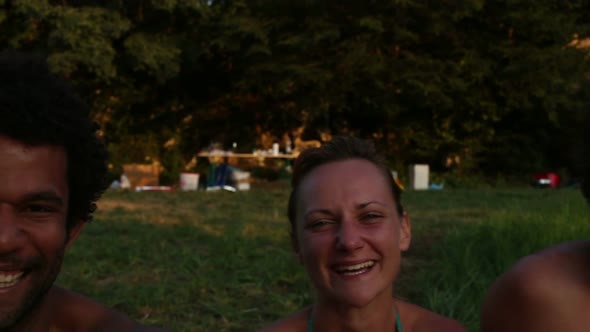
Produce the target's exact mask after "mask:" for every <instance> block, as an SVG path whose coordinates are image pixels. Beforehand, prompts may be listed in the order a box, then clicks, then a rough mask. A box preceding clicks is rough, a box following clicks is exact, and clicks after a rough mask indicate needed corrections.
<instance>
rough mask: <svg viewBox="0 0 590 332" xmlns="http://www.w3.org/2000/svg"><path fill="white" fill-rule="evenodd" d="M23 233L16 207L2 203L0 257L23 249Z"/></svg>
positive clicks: (0, 214) (0, 210)
mask: <svg viewBox="0 0 590 332" xmlns="http://www.w3.org/2000/svg"><path fill="white" fill-rule="evenodd" d="M22 240H23V233H22V230H21V228H20V225H19V223H18V216H17V213H16V211H15V209H14V207H12V206H10V205H8V204H2V203H0V255H1V254H6V253H9V252H13V251H16V250H18V249H20V248H21V246H22Z"/></svg>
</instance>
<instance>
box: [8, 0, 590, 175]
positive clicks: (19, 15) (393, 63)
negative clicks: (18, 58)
mask: <svg viewBox="0 0 590 332" xmlns="http://www.w3.org/2000/svg"><path fill="white" fill-rule="evenodd" d="M589 11H590V5H588V4H586V2H584V1H576V0H569V1H557V0H547V1H543V2H539V3H535V4H534V6H531V4H530V2H529V1H524V0H511V1H507V0H498V1H484V0H465V1H450V2H448V1H447V2H440V1H432V0H371V1H351V0H340V1H330V0H317V1H314V0H305V1H286V0H280V1H279V0H272V1H270V0H234V1H231V0H130V1H122V0H111V1H91V0H69V1H68V0H60V1H57V0H54V1H49V0H34V1H33V0H12V1H9V0H0V47H2V48H3V49H18V50H25V51H32V52H39V53H42V54H45V55H46V56H47V58H48V60H49V62H50V63H51V65H52V67H53V68H54V70H55V71H56V72H58V73H60V74H61V75H64V76H66V77H68V78H69V79H71V80H73V81H74V82H75V83H76V85H77V86H78V87H79V89H80V91H82V92H83V93H84V95H85V97H86V98H87V99H88V100H89V101H90V102H91V103H92V105H93V107H94V111H95V114H96V118H97V119H98V120H99V121H100V123H101V124H102V126H103V130H104V133H105V136H106V138H107V139H108V142H109V147H110V150H111V154H112V161H113V163H114V164H115V165H118V164H121V163H123V162H130V161H135V162H137V161H143V160H145V159H146V158H154V159H160V160H162V162H163V164H164V166H165V167H166V168H167V170H168V172H171V173H174V172H177V171H179V170H180V169H182V167H184V165H185V164H186V163H187V162H188V160H190V159H191V158H192V156H193V155H194V154H195V153H196V152H197V151H198V150H200V149H203V148H205V147H207V146H208V145H209V144H210V143H211V142H214V141H217V142H222V143H224V144H226V146H229V144H231V142H234V141H237V142H240V144H239V147H240V148H243V149H251V148H253V147H255V145H256V136H257V135H259V134H260V133H261V132H270V133H271V134H273V135H275V136H276V137H277V138H280V137H281V135H282V134H283V133H285V132H290V131H291V130H293V129H294V128H298V127H301V126H304V127H305V132H304V138H309V139H319V138H320V137H319V132H320V131H321V132H329V133H331V134H332V135H336V134H340V133H354V134H356V135H360V136H363V137H372V138H374V139H376V140H377V141H378V144H379V145H380V146H381V147H382V148H383V149H385V151H387V152H388V153H389V155H390V156H391V158H392V162H393V163H394V164H395V165H396V167H397V168H399V169H403V166H402V165H405V164H408V163H414V162H427V163H429V164H431V165H432V167H433V168H434V169H435V170H439V171H446V170H452V171H454V172H457V173H460V174H469V173H471V174H472V173H482V174H485V175H497V174H514V175H517V174H523V173H527V172H532V171H543V170H550V169H552V170H556V169H559V168H567V169H569V170H570V171H572V172H573V173H574V174H575V173H576V172H578V173H579V172H581V171H580V170H579V169H580V166H579V165H582V164H583V163H588V161H587V160H586V161H584V155H585V153H584V152H582V151H583V147H582V144H583V142H584V140H583V139H582V135H587V132H588V130H585V129H586V128H587V127H588V125H587V123H588V122H589V121H590V120H589V116H588V113H589V112H588V111H587V108H588V106H589V105H588V101H587V99H588V92H589V85H588V82H587V78H586V77H585V76H586V75H587V73H588V68H587V67H588V61H586V54H587V50H586V49H583V48H577V47H574V46H573V44H575V42H576V41H579V40H581V39H583V37H585V36H587V35H588V23H589V22H588V17H590V16H588V15H586V13H588V12H589ZM576 36H577V37H576ZM576 38H577V39H576ZM584 123H586V125H584ZM447 159H449V160H452V161H454V163H455V165H454V166H452V167H451V168H448V167H446V166H445V165H446V163H447ZM457 162H458V163H457ZM453 167H454V168H453Z"/></svg>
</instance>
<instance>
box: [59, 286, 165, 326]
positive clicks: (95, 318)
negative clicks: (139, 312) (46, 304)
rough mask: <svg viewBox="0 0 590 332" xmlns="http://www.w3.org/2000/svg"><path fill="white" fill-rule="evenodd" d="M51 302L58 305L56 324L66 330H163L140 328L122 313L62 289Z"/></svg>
mask: <svg viewBox="0 0 590 332" xmlns="http://www.w3.org/2000/svg"><path fill="white" fill-rule="evenodd" d="M49 301H50V302H51V303H55V304H56V305H55V307H54V308H55V310H54V317H53V320H54V325H55V326H56V327H58V328H59V329H62V330H65V331H96V332H102V331H105V332H106V331H145V332H156V331H162V330H159V329H157V328H150V327H144V326H141V325H139V324H137V323H136V322H135V321H133V320H132V319H131V318H129V317H128V316H127V315H125V314H123V313H121V312H118V311H116V310H113V309H110V308H107V307H105V306H103V305H102V304H100V303H98V302H96V301H94V300H92V299H90V298H87V297H85V296H83V295H81V294H78V293H74V292H72V291H69V290H66V289H63V288H59V287H53V288H52V289H51V290H50V293H49ZM57 304H59V305H57Z"/></svg>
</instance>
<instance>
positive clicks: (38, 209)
mask: <svg viewBox="0 0 590 332" xmlns="http://www.w3.org/2000/svg"><path fill="white" fill-rule="evenodd" d="M54 210H55V209H53V208H52V207H50V206H45V205H39V204H33V205H28V206H26V207H25V212H31V213H49V212H53V211H54Z"/></svg>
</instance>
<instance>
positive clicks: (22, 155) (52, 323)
mask: <svg viewBox="0 0 590 332" xmlns="http://www.w3.org/2000/svg"><path fill="white" fill-rule="evenodd" d="M88 115H89V112H88V109H87V108H86V106H85V105H84V103H83V102H82V100H81V99H80V98H79V97H77V96H76V95H75V94H74V93H73V91H72V90H71V88H70V87H69V86H68V85H66V84H65V83H64V82H62V81H60V80H58V79H57V78H56V77H55V76H53V75H52V74H51V73H50V72H49V70H48V68H47V65H46V64H45V62H44V61H43V60H42V59H40V58H36V57H30V56H26V55H22V54H2V55H0V331H34V332H36V331H52V332H53V331H77V332H78V331H142V330H143V331H145V330H148V329H147V328H143V327H140V326H139V325H137V324H136V323H135V322H133V321H132V320H131V319H130V318H128V317H127V316H125V315H123V314H121V313H118V312H116V311H113V310H110V309H107V308H105V307H104V306H102V305H100V304H98V303H96V302H94V301H92V300H90V299H88V298H85V297H83V296H81V295H79V294H76V293H73V292H70V291H68V290H65V289H62V288H59V287H56V286H54V285H53V283H54V281H55V279H56V278H57V276H58V274H59V271H60V269H61V265H62V260H63V256H64V253H65V251H66V250H67V248H69V246H71V245H72V243H73V242H74V241H75V239H76V238H77V237H78V235H79V234H80V231H81V230H82V228H83V225H84V223H85V222H87V221H89V220H90V219H91V216H92V213H93V212H94V210H95V207H96V205H95V202H96V200H97V199H98V198H99V197H100V195H101V194H102V192H103V191H104V189H105V187H106V186H105V175H106V152H105V148H104V145H103V143H102V142H101V141H100V140H99V139H98V138H97V136H96V129H97V127H96V125H95V124H94V123H93V122H92V121H91V120H90V119H89V117H88Z"/></svg>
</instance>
